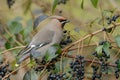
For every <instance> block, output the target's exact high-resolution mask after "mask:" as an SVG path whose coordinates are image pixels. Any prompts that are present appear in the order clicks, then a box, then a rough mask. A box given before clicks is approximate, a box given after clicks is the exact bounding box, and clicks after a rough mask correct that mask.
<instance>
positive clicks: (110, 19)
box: [107, 15, 119, 24]
mask: <svg viewBox="0 0 120 80" xmlns="http://www.w3.org/2000/svg"><path fill="white" fill-rule="evenodd" d="M118 17H119V15H114V16H113V17H112V18H107V20H108V24H111V23H112V21H114V22H115V21H116V20H117V19H118Z"/></svg>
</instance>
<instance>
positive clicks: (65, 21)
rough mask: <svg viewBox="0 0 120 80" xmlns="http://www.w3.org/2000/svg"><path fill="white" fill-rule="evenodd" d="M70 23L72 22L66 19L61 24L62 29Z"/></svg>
mask: <svg viewBox="0 0 120 80" xmlns="http://www.w3.org/2000/svg"><path fill="white" fill-rule="evenodd" d="M68 22H70V21H69V20H67V19H66V20H64V21H62V22H61V23H62V28H64V26H65V24H66V23H68Z"/></svg>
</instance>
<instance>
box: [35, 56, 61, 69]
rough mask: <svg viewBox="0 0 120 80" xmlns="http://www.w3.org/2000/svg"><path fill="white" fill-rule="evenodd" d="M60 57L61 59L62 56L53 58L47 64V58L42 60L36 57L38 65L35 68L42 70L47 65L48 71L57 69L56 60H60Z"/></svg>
mask: <svg viewBox="0 0 120 80" xmlns="http://www.w3.org/2000/svg"><path fill="white" fill-rule="evenodd" d="M59 59H60V56H57V57H56V58H53V59H52V60H51V61H50V62H49V64H48V65H46V64H47V63H48V62H47V61H46V60H45V58H43V59H42V61H41V62H40V61H39V60H37V59H35V61H36V63H37V66H36V67H35V68H34V69H35V71H42V70H43V69H44V67H45V66H46V69H47V71H50V70H55V62H57V61H59Z"/></svg>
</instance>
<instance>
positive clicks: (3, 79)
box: [2, 62, 30, 80]
mask: <svg viewBox="0 0 120 80" xmlns="http://www.w3.org/2000/svg"><path fill="white" fill-rule="evenodd" d="M29 63H30V62H28V63H27V64H24V65H23V66H20V67H19V68H17V69H15V70H14V71H12V72H11V73H9V74H7V75H6V76H4V77H3V78H2V80H5V79H6V78H7V77H9V76H10V75H12V74H13V73H14V72H16V71H18V70H19V69H22V68H23V67H25V66H27V65H28V64H29Z"/></svg>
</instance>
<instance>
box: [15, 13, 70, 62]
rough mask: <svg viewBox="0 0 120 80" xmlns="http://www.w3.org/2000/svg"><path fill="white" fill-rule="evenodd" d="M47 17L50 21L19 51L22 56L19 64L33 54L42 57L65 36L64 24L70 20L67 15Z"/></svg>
mask: <svg viewBox="0 0 120 80" xmlns="http://www.w3.org/2000/svg"><path fill="white" fill-rule="evenodd" d="M47 19H48V20H49V22H48V23H47V24H46V25H44V26H43V27H42V28H41V29H40V30H39V31H38V32H37V33H36V34H35V36H33V38H32V40H31V42H30V43H29V44H28V45H27V46H26V47H25V48H24V49H22V50H21V51H20V52H19V53H18V55H17V56H19V57H20V58H19V60H18V61H17V64H20V63H21V62H23V61H24V60H26V59H27V58H29V57H30V55H31V54H32V55H33V56H34V55H36V54H37V55H36V56H38V55H39V56H40V57H41V59H42V58H43V57H44V56H45V52H46V51H47V50H48V49H49V48H50V46H52V45H53V44H60V42H61V40H62V38H63V28H64V25H65V24H66V23H68V22H69V21H68V20H67V19H66V18H65V17H63V16H58V15H54V16H50V17H48V18H47ZM45 20H46V19H45ZM38 26H39V25H38Z"/></svg>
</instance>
